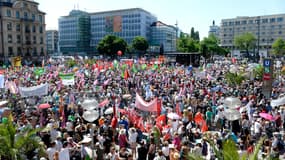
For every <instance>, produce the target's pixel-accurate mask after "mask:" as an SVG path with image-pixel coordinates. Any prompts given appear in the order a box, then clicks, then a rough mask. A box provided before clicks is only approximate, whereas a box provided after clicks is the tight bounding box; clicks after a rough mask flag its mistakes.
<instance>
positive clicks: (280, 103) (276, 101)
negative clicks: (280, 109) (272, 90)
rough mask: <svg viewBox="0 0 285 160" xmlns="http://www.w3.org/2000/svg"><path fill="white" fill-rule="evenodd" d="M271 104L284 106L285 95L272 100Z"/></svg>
mask: <svg viewBox="0 0 285 160" xmlns="http://www.w3.org/2000/svg"><path fill="white" fill-rule="evenodd" d="M270 104H271V106H272V107H277V106H282V105H283V104H285V96H284V97H281V98H278V99H274V100H272V101H271V103H270Z"/></svg>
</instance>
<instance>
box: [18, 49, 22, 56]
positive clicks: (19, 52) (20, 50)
mask: <svg viewBox="0 0 285 160" xmlns="http://www.w3.org/2000/svg"><path fill="white" fill-rule="evenodd" d="M17 54H18V55H22V49H21V47H18V48H17Z"/></svg>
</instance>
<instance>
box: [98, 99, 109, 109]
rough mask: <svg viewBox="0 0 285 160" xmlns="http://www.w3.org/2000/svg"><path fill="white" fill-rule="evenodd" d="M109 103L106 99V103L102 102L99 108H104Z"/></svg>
mask: <svg viewBox="0 0 285 160" xmlns="http://www.w3.org/2000/svg"><path fill="white" fill-rule="evenodd" d="M108 103H109V100H108V99H105V100H104V101H102V102H101V103H99V107H104V106H106V105H107V104H108Z"/></svg>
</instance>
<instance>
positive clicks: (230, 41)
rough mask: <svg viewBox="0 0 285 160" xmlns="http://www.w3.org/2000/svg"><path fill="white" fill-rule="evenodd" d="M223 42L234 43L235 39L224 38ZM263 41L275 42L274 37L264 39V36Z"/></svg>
mask: <svg viewBox="0 0 285 160" xmlns="http://www.w3.org/2000/svg"><path fill="white" fill-rule="evenodd" d="M222 42H223V43H224V44H227V43H232V42H233V40H231V39H230V40H223V41H222ZM261 42H262V43H265V42H266V43H267V42H270V43H272V42H274V38H270V39H264V38H263V39H261Z"/></svg>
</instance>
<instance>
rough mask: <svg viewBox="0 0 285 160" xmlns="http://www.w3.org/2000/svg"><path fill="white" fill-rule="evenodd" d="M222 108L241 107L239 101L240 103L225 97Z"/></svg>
mask: <svg viewBox="0 0 285 160" xmlns="http://www.w3.org/2000/svg"><path fill="white" fill-rule="evenodd" d="M224 106H226V107H228V108H230V109H235V108H238V107H239V106H241V101H240V99H238V98H236V97H227V98H226V99H225V100H224Z"/></svg>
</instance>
